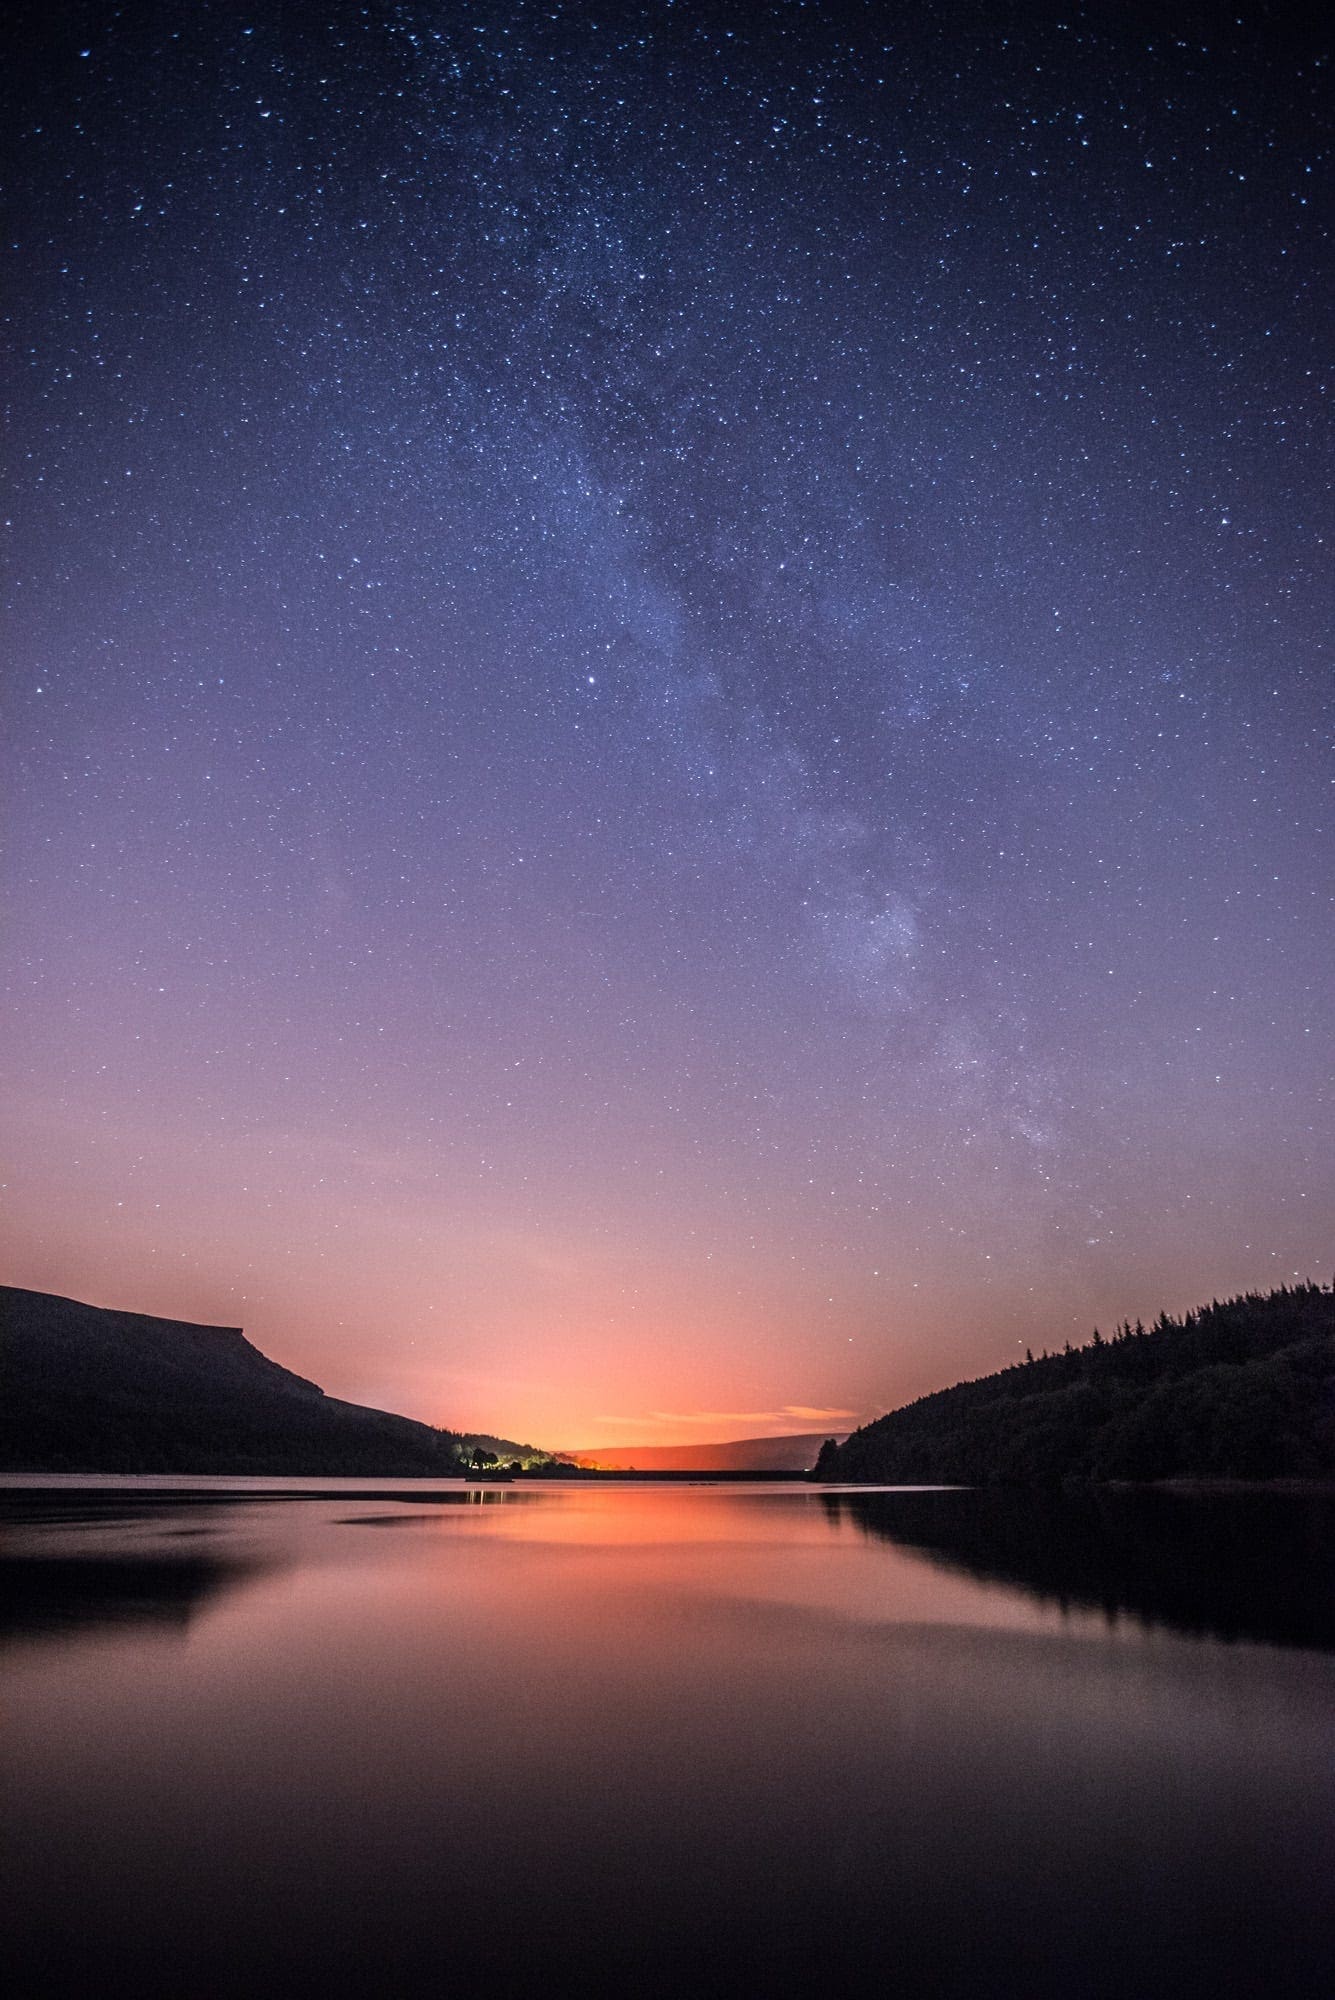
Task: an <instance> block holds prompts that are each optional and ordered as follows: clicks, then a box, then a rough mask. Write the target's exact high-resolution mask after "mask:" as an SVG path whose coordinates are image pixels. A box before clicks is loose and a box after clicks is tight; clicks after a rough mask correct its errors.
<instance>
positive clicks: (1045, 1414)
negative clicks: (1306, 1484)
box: [816, 1285, 1335, 1485]
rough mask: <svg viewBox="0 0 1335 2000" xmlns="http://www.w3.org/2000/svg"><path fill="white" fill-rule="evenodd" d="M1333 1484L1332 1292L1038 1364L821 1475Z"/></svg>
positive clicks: (1165, 1322)
mask: <svg viewBox="0 0 1335 2000" xmlns="http://www.w3.org/2000/svg"><path fill="white" fill-rule="evenodd" d="M1332 1474H1335V1296H1333V1295H1332V1293H1331V1290H1330V1289H1329V1287H1326V1286H1321V1285H1299V1286H1295V1287H1289V1286H1283V1287H1281V1288H1280V1290H1278V1291H1275V1292H1270V1293H1268V1294H1265V1295H1261V1294H1257V1293H1249V1294H1248V1295H1247V1296H1246V1297H1243V1298H1236V1299H1228V1300H1226V1301H1225V1302H1224V1303H1222V1304H1221V1303H1220V1302H1219V1301H1218V1300H1216V1301H1215V1302H1214V1303H1213V1304H1211V1305H1208V1306H1204V1307H1202V1308H1201V1310H1200V1311H1199V1312H1193V1313H1188V1314H1187V1316H1186V1318H1185V1319H1182V1320H1171V1319H1169V1318H1168V1317H1167V1315H1166V1314H1161V1315H1160V1317H1159V1319H1158V1320H1157V1321H1156V1322H1155V1324H1154V1325H1153V1326H1152V1327H1149V1328H1146V1327H1144V1326H1141V1325H1140V1324H1139V1323H1137V1324H1136V1325H1135V1326H1131V1325H1129V1324H1127V1325H1123V1326H1121V1327H1119V1328H1118V1329H1117V1331H1116V1332H1115V1333H1114V1334H1113V1335H1112V1336H1111V1337H1110V1338H1105V1337H1104V1336H1103V1335H1101V1334H1099V1333H1095V1335H1094V1338H1093V1340H1092V1341H1091V1342H1090V1343H1089V1344H1088V1345H1087V1346H1084V1347H1078V1348H1072V1347H1067V1348H1066V1349H1065V1350H1064V1351H1063V1352H1062V1353H1059V1354H1046V1353H1045V1354H1042V1355H1040V1356H1039V1357H1038V1359H1037V1360H1035V1359H1034V1358H1033V1356H1032V1355H1027V1356H1026V1358H1025V1359H1024V1361H1022V1362H1020V1363H1018V1364H1017V1365H1016V1366H1015V1367H1013V1368H1005V1369H1003V1370H1002V1371H1001V1373H1000V1374H997V1375H985V1376H982V1377H981V1378H980V1379H979V1380H978V1381H975V1382H961V1383H958V1384H957V1385H956V1387H955V1388H953V1389H941V1390H938V1391H937V1392H936V1394H935V1395H931V1396H924V1397H922V1398H921V1399H920V1400H919V1401H918V1402H916V1403H909V1404H908V1405H906V1407H905V1408H904V1409H902V1410H893V1411H891V1413H890V1414H889V1415H888V1416H885V1417H878V1418H877V1420H876V1421H875V1423H871V1424H867V1425H865V1426H864V1427H863V1429H861V1430H859V1431H854V1433H853V1435H852V1436H851V1437H850V1438H849V1439H848V1441H847V1442H846V1443H845V1444H842V1445H838V1444H835V1443H833V1442H830V1443H829V1444H827V1445H825V1446H824V1447H823V1449H822V1451H821V1455H820V1458H819V1460H818V1462H817V1466H816V1477H817V1478H819V1479H829V1480H859V1481H865V1480H876V1481H889V1482H891V1483H904V1484H913V1485H919V1484H958V1485H985V1484H992V1483H1015V1484H1019V1483H1028V1482H1046V1481H1053V1480H1063V1479H1071V1480H1087V1479H1180V1478H1201V1479H1286V1478H1287V1479H1298V1478H1312V1477H1318V1478H1319V1477H1328V1476H1331V1475H1332Z"/></svg>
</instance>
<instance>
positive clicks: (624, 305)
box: [0, 0, 1333, 1446]
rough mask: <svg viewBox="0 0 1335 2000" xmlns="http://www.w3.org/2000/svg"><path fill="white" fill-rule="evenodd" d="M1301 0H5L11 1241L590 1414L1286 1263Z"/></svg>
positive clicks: (1317, 535) (767, 1414)
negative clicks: (805, 0)
mask: <svg viewBox="0 0 1335 2000" xmlns="http://www.w3.org/2000/svg"><path fill="white" fill-rule="evenodd" d="M1313 32H1314V31H1313ZM1323 55H1324V51H1323V49H1322V48H1321V47H1320V46H1319V45H1318V43H1317V42H1316V41H1315V40H1311V41H1309V40H1306V39H1304V31H1303V30H1301V28H1299V27H1296V26H1295V24H1294V21H1293V19H1292V18H1291V17H1290V16H1289V15H1288V14H1287V13H1286V12H1285V11H1284V10H1282V9H1281V10H1267V9H1264V8H1259V7H1255V6H1246V5H1243V6H1240V7H1238V8H1231V9H1225V8H1222V7H1221V8H1207V9H1199V10H1197V9H1193V8H1191V7H1189V6H1188V7H1179V8H1173V9H1164V10H1161V11H1156V10H1153V9H1149V10H1143V9H1140V8H1137V7H1134V6H1130V7H1126V8H1122V7H1119V8H1110V7H1091V8H1088V9H1086V8H1083V7H1081V6H1068V7H1063V8H1055V9H1052V10H1050V11H1049V10H1046V9H1045V8H1043V7H1041V6H1038V7H1032V6H1025V7H1019V6H1012V5H1007V4H1005V0H1001V4H995V5H988V6H979V7H976V8H975V7H969V6H946V7H943V8H941V9H937V10H932V9H927V8H924V7H921V6H907V5H905V6H896V5H865V6H856V5H850V6H843V5H823V4H801V0H781V4H771V5H764V4H758V3H757V4H747V5H744V6H743V5H736V6H706V5H701V4H695V0H677V4H672V0H655V4H650V5H645V6H641V7H635V6H629V5H621V4H615V5H608V6H607V7H605V8H597V7H594V6H592V5H578V6H576V5H570V4H565V0H543V3H542V4H525V0H509V3H508V4H492V0H476V4H469V0H459V4H444V0H438V4H435V5H427V4H417V0H404V4H401V5H393V6H389V5H385V6H381V5H367V6H364V7H355V6H349V7H338V6H334V7H326V8H324V9H319V8H318V7H315V6H312V7H306V8H297V7H292V6H279V5H277V4H274V0H262V3H261V4H258V5H256V6H254V7H252V8H249V9H247V8H245V7H244V6H241V5H239V4H234V0H226V4H221V3H220V0H192V3H191V4H190V5H189V6H185V5H170V4H162V5H155V6H149V5H132V6H125V7H115V6H106V5H101V4H99V5H97V6H86V7H85V6H78V5H74V6H71V5H64V4H57V5H55V6H49V7H45V8H37V7H33V8H31V9H30V10H28V12H27V15H26V19H25V22H24V26H23V31H22V36H21V45H20V49H19V54H18V58H17V60H16V61H14V62H13V63H11V65H10V66H9V71H8V81H7V84H6V86H5V89H6V94H7V98H8V109H7V114H6V118H5V121H4V124H5V129H6V131H7V133H8V135H9V136H8V142H7V150H8V152H9V155H10V159H9V166H8V170H7V174H6V185H7V188H8V190H9V208H8V221H7V225H6V245H5V262H6V277H5V285H4V294H5V298H6V301H7V305H6V321H7V327H6V355H7V360H6V363H5V372H6V379H7V394H8V401H9V405H10V424H9V432H8V445H7V459H8V468H9V472H8V478H7V481H6V490H7V495H8V503H7V506H6V515H7V518H6V520H5V552H6V553H5V604H6V614H5V619H6V633H7V637H6V640H5V666H4V682H5V726H4V745H5V747H4V778H5V795H6V805H5V808H4V810H5V815H6V818H5V840H4V856H5V858H4V892H5V910H6V914H5V936H6V947H5V970H4V996H3V997H4V1018H3V1038H4V1053H3V1057H2V1058H0V1060H2V1062H3V1089H4V1096H3V1107H0V1108H2V1109H3V1126H4V1132H5V1142H4V1143H5V1153H6V1159H5V1172H4V1181H5V1184H6V1186H5V1194H4V1200H5V1204H6V1208H5V1237H6V1249H5V1272H4V1275H5V1276H6V1277H7V1278H8V1279H9V1280H11V1281H12V1282H15V1283H20V1284H26V1285H31V1286H35V1287H38V1288H41V1289H46V1290H53V1291H59V1292H64V1293H69V1294H72V1295H74V1296H78V1297H82V1298H87V1299H91V1300H93V1301H95V1302H97V1303H101V1304H105V1305H116V1306H122V1307H129V1308H135V1309H139V1310H145V1311H153V1312H160V1313H168V1314H171V1315H173V1316H178V1317H186V1318H198V1319H209V1320H220V1321H225V1322H228V1323H238V1322H241V1323H244V1325H245V1327H246V1329H247V1331H248V1333H249V1334H250V1336H251V1338H252V1339H254V1340H255V1341H256V1342H257V1343H258V1344H259V1345H260V1346H261V1347H263V1348H264V1349H265V1351H266V1352H268V1353H270V1354H272V1355H273V1356H275V1358H277V1359H279V1360H281V1361H283V1362H285V1363H286V1364H287V1365H289V1366H291V1367H295V1368H297V1369H299V1370H301V1371H302V1372H304V1373H308V1374H310V1375H312V1376H313V1377H314V1378H315V1379H316V1380H318V1381H320V1382H321V1383H323V1384H324V1385H325V1387H326V1388H328V1389H329V1390H330V1391H331V1392H333V1393H336V1394H340V1395H344V1396H349V1397H352V1398H355V1399H357V1400H361V1401H368V1402H373V1403H377V1404H381V1405H384V1406H386V1407H389V1408H394V1409H399V1410H403V1411H406V1412H407V1413H409V1414H412V1415H417V1416H422V1417H426V1418H429V1419H431V1420H434V1421H437V1422H441V1423H450V1424H454V1425H458V1426H461V1427H485V1428H488V1429H493V1430H498V1431H501V1432H502V1433H503V1434H506V1435H509V1436H517V1437H521V1438H524V1439H528V1438H534V1439H537V1440H540V1441H542V1442H545V1443H549V1444H566V1445H585V1446H590V1445H596V1444H600V1443H615V1444H625V1443H628V1442H633V1441H636V1440H639V1441H641V1442H643V1443H656V1442H663V1441H668V1440H673V1439H692V1438H704V1437H726V1436H741V1435H750V1434H759V1433H776V1432H782V1431H812V1430H817V1429H821V1428H826V1427H828V1428H831V1429H833V1428H847V1427H848V1425H849V1424H851V1423H852V1422H855V1421H858V1420H861V1419H864V1418H866V1417H868V1416H870V1415H872V1414H875V1413H876V1412H878V1411H880V1410H882V1409H884V1408H887V1407H891V1406H893V1405H895V1404H897V1403H899V1402H902V1401H904V1400H906V1399H908V1398H909V1397H912V1396H914V1395H918V1394H921V1393H923V1392H924V1391H926V1390H928V1389H931V1388H934V1387H939V1386H942V1385H944V1384H945V1383H947V1382H950V1381H953V1380H955V1379H957V1378H959V1377H960V1376H961V1375H965V1374H974V1373H979V1372H983V1371H985V1370H987V1369H990V1368H992V1367H995V1366H998V1365H1002V1364H1004V1363H1006V1362H1008V1361H1010V1360H1013V1359H1015V1358H1017V1357H1018V1353H1019V1351H1020V1350H1022V1349H1023V1347H1024V1346H1026V1345H1031V1346H1032V1347H1033V1348H1034V1350H1035V1351H1036V1352H1037V1351H1038V1350H1039V1349H1040V1348H1041V1347H1042V1346H1045V1345H1053V1344H1060V1343H1061V1342H1062V1341H1063V1340H1065V1339H1067V1338H1071V1339H1073V1340H1080V1339H1085V1338H1087V1337H1088V1335H1089V1333H1090V1331H1091V1330H1092V1328H1093V1326H1094V1325H1095V1324H1102V1325H1103V1326H1104V1327H1107V1326H1110V1325H1111V1324H1112V1322H1113V1321H1114V1320H1115V1319H1120V1318H1121V1317H1122V1316H1123V1315H1130V1316H1131V1317H1132V1318H1133V1319H1134V1318H1135V1317H1136V1315H1137V1314H1141V1315H1144V1316H1146V1317H1148V1316H1149V1315H1150V1314H1151V1313H1153V1312H1157V1311H1158V1310H1159V1308H1160V1307H1161V1306H1167V1307H1168V1308H1170V1309H1178V1308H1183V1307H1187V1306H1190V1305H1191V1304H1193V1303H1196V1302H1198V1301H1200V1300H1201V1299H1204V1298H1209V1297H1210V1296H1211V1295H1212V1294H1216V1293H1218V1294H1220V1295H1223V1294H1224V1293H1226V1292H1230V1291H1233V1290H1237V1289H1240V1288H1243V1287H1250V1286H1265V1285H1268V1284H1271V1283H1274V1282H1278V1281H1280V1280H1281V1279H1286V1278H1291V1277H1293V1276H1294V1275H1296V1274H1297V1275H1302V1276H1304V1277H1306V1276H1321V1277H1327V1276H1328V1275H1329V1268H1330V1246H1331V1232H1330V1228H1329V1220H1330V1195H1331V1190H1332V1179H1333V1176H1332V1149H1331V1146H1330V1142H1329V1136H1328V1133H1327V1131H1326V1129H1325V1124H1326V1121H1328V1120H1329V1115H1330V1113H1329V1101H1328V1099H1327V1100H1326V1103H1325V1108H1324V1117H1323V1106H1322V1091H1323V1086H1324V1084H1325V1081H1326V1077H1327V1074H1328V1068H1329V1062H1328V1057H1329V1046H1330V1044H1329V1029H1330V1025H1331V1023H1330V1006H1329V987H1330V983H1331V971H1332V966H1331V950H1330V938H1331V930H1330V885H1331V881H1332V868H1331V854H1330V848H1329V844H1328V837H1327V835H1326V834H1325V833H1324V832H1323V827H1324V824H1325V822H1324V818H1323V814H1324V813H1325V811H1326V809H1327V802H1328V795H1329V789H1330V767H1329V764H1328V762H1327V758H1326V749H1327V743H1328V724H1329V720H1330V702H1329V693H1330V687H1331V681H1330V677H1329V663H1328V660H1327V658H1326V656H1325V654H1324V652H1323V644H1322V642H1323V634H1324V631H1325V630H1326V629H1328V625H1329V615H1330V609H1331V606H1330V592H1329V581H1328V579H1329V567H1328V549H1327V546H1326V542H1327V540H1328V537H1329V521H1330V516H1329V511H1328V504H1327V496H1326V488H1325V474H1326V470H1327V467H1328V464H1329V445H1330V436H1329V431H1328V429H1327V425H1326V419H1325V415H1324V407H1325V406H1324V401H1323V394H1324V387H1325V384H1324V379H1323V363H1324V362H1325V359H1326V352H1327V349H1326V344H1325V343H1323V340H1322V333H1323V330H1325V329H1327V328H1328V326H1329V308H1330V304H1331V296H1330V288H1329V263H1328V230H1327V225H1328V209H1327V207H1326V206H1325V203H1326V201H1327V199H1328V195H1329V186H1328V182H1327V181H1326V179H1325V178H1324V176H1325V172H1326V169H1327V167H1328V155H1329V136H1330V127H1329V101H1330V100H1329V96H1328V88H1329V86H1328V75H1329V72H1328V69H1326V68H1324V67H1323Z"/></svg>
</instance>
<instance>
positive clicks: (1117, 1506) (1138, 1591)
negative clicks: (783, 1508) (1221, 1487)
mask: <svg viewBox="0 0 1335 2000" xmlns="http://www.w3.org/2000/svg"><path fill="white" fill-rule="evenodd" d="M821 1497H822V1504H823V1506H824V1508H825V1510H826V1513H827V1515H828V1516H829V1518H830V1519H831V1521H833V1522H851V1523H853V1524H855V1525H856V1526H857V1527H858V1528H859V1529H860V1530H861V1531H862V1533H864V1534H865V1535H867V1536H868V1537H870V1538H872V1539H873V1540H878V1541H883V1542H891V1543H894V1544H895V1545H896V1546H897V1547H900V1548H905V1549H916V1550H919V1551H921V1552H922V1553H923V1554H924V1555H927V1556H929V1557H930V1558H931V1559H932V1560H933V1562H935V1563H938V1564H940V1565H941V1566H942V1567H945V1568H951V1569H954V1570H956V1571H958V1572H963V1573H967V1574H969V1575H971V1576H976V1577H984V1578H989V1579H992V1580H995V1581H997V1582H1001V1583H1006V1584H1015V1585H1018V1586H1020V1588H1022V1589H1023V1590H1025V1591H1027V1592H1028V1593H1029V1594H1030V1595H1031V1596H1032V1597H1033V1598H1034V1599H1035V1600H1036V1601H1037V1602H1039V1603H1048V1604H1056V1605H1059V1606H1060V1607H1061V1608H1062V1609H1067V1608H1068V1607H1071V1606H1084V1607H1087V1608H1090V1609H1096V1610H1099V1611H1102V1612H1103V1614H1104V1615H1105V1617H1106V1618H1108V1619H1109V1620H1110V1621H1115V1620H1116V1619H1118V1618H1119V1617H1122V1616H1130V1617H1133V1618H1135V1619H1138V1620H1140V1621H1141V1622H1142V1623H1143V1624H1145V1625H1160V1626H1165V1627H1167V1628H1169V1629H1171V1630H1174V1631H1178V1632H1194V1633H1208V1634H1211V1635H1213V1636H1214V1637H1216V1638H1221V1639H1227V1640H1236V1639H1254V1640H1261V1641H1266V1642H1268V1643H1270V1644H1274V1645H1286V1646H1314V1647H1320V1648H1322V1649H1323V1650H1326V1651H1331V1650H1335V1500H1332V1499H1331V1498H1329V1497H1327V1496H1324V1495H1319V1494H1298V1493H1269V1494H1267V1493H1216V1494H1204V1493H1185V1492H1179V1493H1174V1492H1166V1491H1159V1492H1146V1493H1132V1492H1122V1491H1106V1490H1105V1491H1097V1492H1090V1493H1085V1494H1080V1493H1072V1494H1067V1493H1029V1492H1005V1491H990V1492H989V1491H977V1490H965V1491H957V1492H950V1491H945V1492H935V1493H929V1492H912V1491H904V1492H885V1493H866V1494H856V1493H855V1494H850V1493H829V1494H823V1495H822V1496H821Z"/></svg>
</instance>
